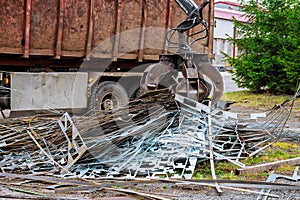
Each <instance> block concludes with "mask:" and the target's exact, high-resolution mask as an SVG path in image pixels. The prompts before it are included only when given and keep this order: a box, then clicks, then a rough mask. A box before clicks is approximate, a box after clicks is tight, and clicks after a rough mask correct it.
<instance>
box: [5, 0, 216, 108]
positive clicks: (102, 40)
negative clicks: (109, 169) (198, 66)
mask: <svg viewBox="0 0 300 200" xmlns="http://www.w3.org/2000/svg"><path fill="white" fill-rule="evenodd" d="M201 3H203V1H201V0H196V1H195V2H193V1H191V0H175V1H174V0H98V1H95V0H51V1H39V0H15V1H5V0H1V1H0V23H1V26H0V27H1V28H0V34H1V37H0V108H1V110H4V109H9V110H11V113H21V112H25V113H28V112H31V111H37V110H50V109H58V110H60V109H62V110H67V109H72V110H86V109H98V110H107V109H112V108H115V107H118V106H121V105H124V104H126V103H127V102H128V101H129V100H131V99H133V98H136V97H137V96H138V95H139V94H140V92H141V89H140V88H141V87H140V84H141V82H142V77H143V76H144V80H145V78H146V79H147V77H145V76H146V75H147V73H145V71H147V68H148V69H149V66H151V65H153V64H154V63H157V62H160V61H161V59H162V57H164V56H161V55H175V54H176V50H174V49H173V48H172V46H170V45H167V43H166V37H167V35H168V34H169V30H171V29H172V28H174V27H179V26H180V24H182V22H183V21H187V22H189V21H191V20H194V21H195V18H194V14H193V15H192V14H191V13H192V12H193V13H195V12H194V11H192V10H188V9H194V8H197V6H196V5H200V4H201ZM205 4H208V6H206V7H203V8H201V17H202V18H203V19H201V20H203V21H205V22H206V29H207V30H208V32H207V33H208V34H207V35H206V36H205V37H202V38H201V40H199V41H197V42H195V43H194V44H193V50H194V51H195V52H197V53H198V54H199V55H200V54H201V58H204V60H205V62H207V63H209V59H211V58H213V53H212V52H213V49H212V46H213V28H214V27H213V24H214V15H213V13H214V12H213V8H214V6H213V1H211V2H205ZM189 15H190V16H189ZM187 17H188V18H187ZM178 24H179V26H178ZM182 32H184V33H185V34H189V35H191V38H193V37H194V33H198V32H199V33H200V35H203V34H205V33H203V32H201V28H199V27H198V26H193V27H191V28H188V29H186V30H184V31H182ZM195 35H196V34H195ZM175 37H177V36H175ZM179 37H180V36H179ZM177 53H178V52H177ZM185 55H186V54H185ZM173 58H174V56H173ZM148 71H149V70H148ZM148 75H149V74H148Z"/></svg>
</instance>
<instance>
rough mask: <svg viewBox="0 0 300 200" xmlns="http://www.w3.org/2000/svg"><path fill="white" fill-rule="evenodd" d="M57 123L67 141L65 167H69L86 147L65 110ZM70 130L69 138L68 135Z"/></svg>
mask: <svg viewBox="0 0 300 200" xmlns="http://www.w3.org/2000/svg"><path fill="white" fill-rule="evenodd" d="M58 124H59V126H60V128H61V130H62V132H63V133H64V135H65V137H66V139H67V141H68V163H67V165H66V166H65V168H66V169H70V167H72V166H73V165H74V163H75V162H76V161H77V160H78V159H79V158H80V157H81V156H82V155H83V154H84V152H85V151H86V150H87V149H88V148H87V146H86V144H85V142H84V141H83V139H82V137H81V136H80V134H79V132H78V130H77V128H76V126H75V125H74V123H73V121H72V119H71V117H70V115H69V114H68V113H67V112H66V113H64V114H63V116H62V117H61V118H60V119H59V120H58ZM70 131H71V133H72V135H71V138H70V136H68V133H69V132H70Z"/></svg>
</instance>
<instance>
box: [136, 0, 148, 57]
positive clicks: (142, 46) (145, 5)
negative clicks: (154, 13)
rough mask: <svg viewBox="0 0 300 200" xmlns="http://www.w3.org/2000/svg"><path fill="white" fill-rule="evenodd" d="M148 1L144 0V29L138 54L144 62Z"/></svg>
mask: <svg viewBox="0 0 300 200" xmlns="http://www.w3.org/2000/svg"><path fill="white" fill-rule="evenodd" d="M146 3H147V2H145V1H142V4H143V5H142V7H143V20H142V30H141V40H140V49H139V55H138V61H139V62H143V59H144V46H145V32H146V23H147V15H148V11H147V4H146Z"/></svg>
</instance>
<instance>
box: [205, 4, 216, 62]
mask: <svg viewBox="0 0 300 200" xmlns="http://www.w3.org/2000/svg"><path fill="white" fill-rule="evenodd" d="M207 9H209V11H210V13H209V31H208V32H209V35H208V55H209V58H211V59H212V58H214V52H213V42H214V29H215V27H214V24H215V22H214V21H215V18H214V1H210V4H209V8H207Z"/></svg>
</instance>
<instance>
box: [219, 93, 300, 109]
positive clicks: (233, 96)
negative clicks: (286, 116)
mask: <svg viewBox="0 0 300 200" xmlns="http://www.w3.org/2000/svg"><path fill="white" fill-rule="evenodd" d="M290 97H291V96H288V95H277V96H275V95H271V94H268V93H265V94H256V93H252V92H250V91H237V92H227V93H224V94H223V95H222V97H221V99H222V100H226V101H233V102H235V104H234V105H237V106H246V107H252V108H264V109H265V108H272V107H273V106H274V105H277V104H281V103H282V102H284V101H285V100H286V99H288V98H290ZM294 109H295V110H297V111H300V98H298V99H297V100H296V101H295V105H294Z"/></svg>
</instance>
